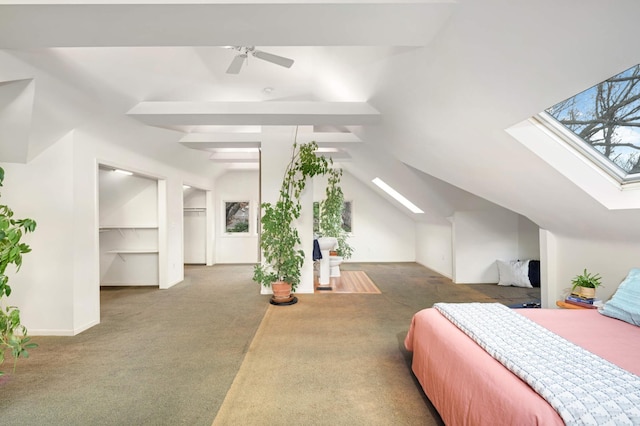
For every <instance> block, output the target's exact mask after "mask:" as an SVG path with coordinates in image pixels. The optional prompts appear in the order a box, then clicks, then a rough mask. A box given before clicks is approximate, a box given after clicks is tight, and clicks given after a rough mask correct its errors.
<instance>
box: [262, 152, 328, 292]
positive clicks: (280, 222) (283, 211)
mask: <svg viewBox="0 0 640 426" xmlns="http://www.w3.org/2000/svg"><path fill="white" fill-rule="evenodd" d="M317 149H318V144H317V143H315V142H309V143H306V144H297V143H294V144H293V148H292V152H291V160H290V162H289V164H288V165H287V168H286V170H285V172H284V177H283V179H282V186H281V187H280V195H279V197H278V201H277V202H276V203H275V204H272V203H262V205H261V207H262V209H263V212H264V213H263V215H262V218H261V219H260V223H261V224H262V231H261V238H260V248H261V249H262V254H263V263H262V264H259V265H256V266H255V268H254V274H253V280H254V281H256V282H259V283H261V284H262V285H264V286H265V287H269V286H271V284H272V283H273V282H276V281H284V282H287V283H289V284H291V288H292V290H294V291H295V289H296V287H297V286H298V284H300V270H301V268H302V265H303V263H304V251H303V250H302V249H300V244H301V243H300V236H299V235H298V230H297V228H296V227H295V226H294V221H295V220H296V219H298V218H299V217H300V213H301V211H302V206H301V205H300V194H301V193H302V191H303V190H304V188H305V186H306V183H307V180H308V179H309V178H312V177H314V176H316V175H324V174H326V173H328V172H329V170H330V165H331V164H333V161H332V160H331V159H326V158H325V157H323V156H316V153H315V151H316V150H317Z"/></svg>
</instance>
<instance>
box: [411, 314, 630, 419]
mask: <svg viewBox="0 0 640 426" xmlns="http://www.w3.org/2000/svg"><path fill="white" fill-rule="evenodd" d="M517 311H518V312H519V313H521V314H522V315H524V316H526V317H528V318H530V319H531V320H533V321H535V322H537V323H538V324H540V325H542V326H544V327H546V328H548V329H549V330H551V331H553V332H554V333H556V334H558V335H560V336H562V337H564V338H565V339H567V340H569V341H571V342H573V343H575V344H577V345H580V346H582V347H583V348H585V349H587V350H589V351H591V352H593V353H595V354H597V355H599V356H600V357H602V358H604V359H607V360H609V361H610V362H612V363H614V364H616V365H618V366H620V367H622V368H624V369H625V370H628V371H630V372H632V373H634V374H636V375H640V358H639V357H638V353H640V327H637V326H634V325H631V324H627V323H625V322H623V321H620V320H616V319H612V318H609V317H605V316H604V315H601V314H600V313H598V312H597V311H596V310H595V309H518V310H517ZM405 346H406V348H407V349H408V350H410V351H413V364H412V368H413V372H414V374H415V375H416V377H417V378H418V380H419V381H420V384H421V385H422V388H423V389H424V391H425V393H426V394H427V396H428V397H429V399H430V400H431V402H432V403H433V405H434V406H435V407H436V409H437V410H438V413H440V416H441V417H442V419H443V421H444V422H445V423H446V424H447V425H562V424H564V423H563V421H562V419H561V418H560V416H559V415H558V413H557V412H556V411H555V410H554V409H553V407H551V406H550V405H549V404H548V403H547V402H546V401H545V400H544V399H543V398H542V397H541V396H539V395H538V394H537V393H536V392H535V391H534V390H533V389H531V388H530V387H529V386H528V385H527V384H526V383H525V382H523V381H522V380H520V379H519V378H518V377H517V376H515V375H514V374H512V373H511V372H510V371H509V370H507V369H506V368H504V367H503V366H502V364H500V363H499V362H498V361H496V360H495V359H493V358H492V357H491V356H490V355H489V354H487V353H486V352H485V351H484V349H482V348H481V347H480V346H478V345H477V344H476V343H475V342H474V341H473V340H471V339H470V338H468V337H467V336H466V335H465V334H464V333H463V332H461V331H460V330H459V329H458V328H457V327H456V326H455V325H453V324H451V323H450V322H449V321H448V320H447V319H446V318H445V317H443V316H442V315H441V314H440V313H439V312H438V311H437V310H435V309H433V308H429V309H424V310H422V311H420V312H418V313H416V314H415V315H414V317H413V320H412V321H411V327H410V329H409V333H408V334H407V337H406V339H405ZM579 361H580V360H576V374H587V375H588V374H589V368H588V366H585V368H584V369H583V370H580V367H579V366H580V364H579Z"/></svg>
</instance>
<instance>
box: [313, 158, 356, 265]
mask: <svg viewBox="0 0 640 426" xmlns="http://www.w3.org/2000/svg"><path fill="white" fill-rule="evenodd" d="M341 177H342V169H333V170H331V171H330V172H329V179H328V181H327V188H326V189H325V199H324V200H322V201H321V202H320V220H319V228H320V234H321V235H322V236H323V237H334V238H335V239H336V240H338V246H337V248H336V254H337V255H338V256H340V257H342V258H343V259H349V258H350V257H351V254H352V253H353V249H352V248H351V246H350V245H349V244H348V243H347V238H348V237H349V234H348V233H347V232H346V231H345V230H344V228H343V227H342V212H343V210H344V194H343V192H342V188H341V187H340V179H341Z"/></svg>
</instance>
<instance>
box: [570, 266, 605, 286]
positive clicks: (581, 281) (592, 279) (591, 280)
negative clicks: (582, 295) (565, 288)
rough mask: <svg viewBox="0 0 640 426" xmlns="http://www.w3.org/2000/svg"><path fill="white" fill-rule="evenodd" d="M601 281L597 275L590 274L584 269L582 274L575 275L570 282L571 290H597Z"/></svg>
mask: <svg viewBox="0 0 640 426" xmlns="http://www.w3.org/2000/svg"><path fill="white" fill-rule="evenodd" d="M601 279H602V278H601V277H600V275H599V274H591V273H589V272H587V270H586V269H585V270H584V272H583V273H582V274H580V275H576V276H575V277H574V278H573V279H572V280H571V285H572V287H571V290H575V289H576V288H578V287H586V288H598V287H600V286H601V285H602V283H601V282H600V280H601Z"/></svg>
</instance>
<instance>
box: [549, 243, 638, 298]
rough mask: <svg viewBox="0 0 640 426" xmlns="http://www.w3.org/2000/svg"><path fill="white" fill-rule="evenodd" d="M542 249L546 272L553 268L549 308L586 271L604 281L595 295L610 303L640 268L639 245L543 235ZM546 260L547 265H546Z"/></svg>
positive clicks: (550, 276)
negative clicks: (631, 270)
mask: <svg viewBox="0 0 640 426" xmlns="http://www.w3.org/2000/svg"><path fill="white" fill-rule="evenodd" d="M541 234H542V235H543V238H542V241H543V244H542V246H541V249H542V252H543V254H546V255H547V257H546V258H543V264H542V267H543V270H544V269H545V266H547V265H551V268H550V271H548V275H547V276H546V277H545V279H546V282H545V281H543V285H544V286H546V288H547V298H548V305H549V306H550V307H551V306H553V305H554V304H555V301H556V300H558V299H561V298H563V297H564V296H565V295H566V293H567V292H568V291H569V289H570V288H571V280H572V278H573V277H575V276H576V275H578V274H581V273H582V272H583V270H584V269H585V268H586V269H587V270H588V271H589V272H591V273H598V274H600V276H601V277H602V284H603V286H602V287H600V288H598V289H597V290H596V295H597V297H598V298H600V299H602V300H607V299H608V298H610V297H611V295H613V293H614V292H615V290H616V289H617V288H618V286H619V285H620V283H621V282H622V280H623V279H624V278H625V277H626V276H627V273H628V272H629V270H630V269H631V268H637V267H640V243H638V242H635V241H633V242H630V241H598V240H586V239H585V240H582V239H576V238H572V237H567V236H563V235H557V234H551V233H549V232H548V231H543V232H542V233H541ZM545 260H546V262H545Z"/></svg>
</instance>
